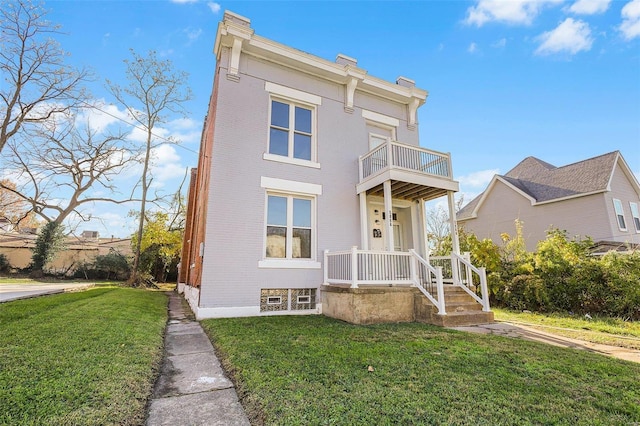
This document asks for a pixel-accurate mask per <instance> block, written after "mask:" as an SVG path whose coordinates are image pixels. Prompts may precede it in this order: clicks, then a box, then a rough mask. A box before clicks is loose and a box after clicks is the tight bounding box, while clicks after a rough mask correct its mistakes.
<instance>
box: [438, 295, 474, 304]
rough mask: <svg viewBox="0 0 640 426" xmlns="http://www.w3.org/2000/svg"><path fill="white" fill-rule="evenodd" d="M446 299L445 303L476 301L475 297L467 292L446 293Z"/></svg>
mask: <svg viewBox="0 0 640 426" xmlns="http://www.w3.org/2000/svg"><path fill="white" fill-rule="evenodd" d="M444 301H445V303H463V302H468V303H472V302H473V303H476V301H475V299H474V298H473V297H471V296H470V295H469V294H467V293H459V294H458V293H456V294H445V295H444Z"/></svg>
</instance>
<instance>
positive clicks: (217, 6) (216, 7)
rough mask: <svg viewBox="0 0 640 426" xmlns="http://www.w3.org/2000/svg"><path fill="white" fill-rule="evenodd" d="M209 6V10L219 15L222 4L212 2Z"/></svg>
mask: <svg viewBox="0 0 640 426" xmlns="http://www.w3.org/2000/svg"><path fill="white" fill-rule="evenodd" d="M207 6H209V9H211V11H212V12H213V13H215V14H218V13H219V12H220V9H221V7H220V4H218V3H216V2H213V1H210V2H209V3H207Z"/></svg>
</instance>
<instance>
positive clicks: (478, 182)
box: [458, 169, 500, 189]
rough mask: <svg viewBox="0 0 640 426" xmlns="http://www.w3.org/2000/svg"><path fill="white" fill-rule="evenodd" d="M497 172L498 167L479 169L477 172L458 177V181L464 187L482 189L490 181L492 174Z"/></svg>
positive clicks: (498, 171)
mask: <svg viewBox="0 0 640 426" xmlns="http://www.w3.org/2000/svg"><path fill="white" fill-rule="evenodd" d="M499 173H500V170H499V169H489V170H481V171H479V172H473V173H470V174H468V175H465V176H460V177H458V182H460V185H464V186H466V187H471V188H481V189H484V187H485V186H487V185H488V184H489V182H491V179H493V176H494V175H497V174H499Z"/></svg>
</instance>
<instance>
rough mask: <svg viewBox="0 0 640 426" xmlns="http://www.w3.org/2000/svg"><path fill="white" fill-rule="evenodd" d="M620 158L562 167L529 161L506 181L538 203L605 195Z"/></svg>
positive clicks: (601, 158)
mask: <svg viewBox="0 0 640 426" xmlns="http://www.w3.org/2000/svg"><path fill="white" fill-rule="evenodd" d="M618 154H619V151H613V152H610V153H608V154H604V155H600V156H598V157H593V158H589V159H587V160H583V161H579V162H577V163H573V164H569V165H566V166H562V167H554V166H552V165H551V164H548V163H545V162H543V161H540V160H538V159H537V158H534V157H527V158H525V159H524V160H522V161H521V162H520V164H518V165H517V166H515V167H514V168H513V169H511V170H510V171H509V172H507V174H505V175H504V176H503V177H504V178H506V179H507V180H508V181H509V183H512V184H514V185H515V186H516V187H518V188H520V189H522V190H524V192H526V193H527V194H529V195H531V196H532V197H533V198H534V199H535V200H536V201H537V202H542V201H549V200H555V199H557V198H564V197H570V196H572V195H579V194H588V193H590V192H596V191H604V190H606V189H607V186H608V185H609V179H610V178H611V173H612V172H613V167H614V166H615V163H616V159H617V158H618ZM515 181H517V183H514V182H515Z"/></svg>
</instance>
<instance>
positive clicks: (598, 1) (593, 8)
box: [569, 0, 611, 15]
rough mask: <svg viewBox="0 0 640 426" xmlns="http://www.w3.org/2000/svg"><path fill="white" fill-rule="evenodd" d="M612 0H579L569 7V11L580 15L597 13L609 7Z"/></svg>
mask: <svg viewBox="0 0 640 426" xmlns="http://www.w3.org/2000/svg"><path fill="white" fill-rule="evenodd" d="M610 3H611V0H577V1H576V2H575V3H573V4H572V5H571V7H569V11H570V12H573V13H576V14H579V15H595V14H597V13H604V12H606V11H607V9H609V4H610Z"/></svg>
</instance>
